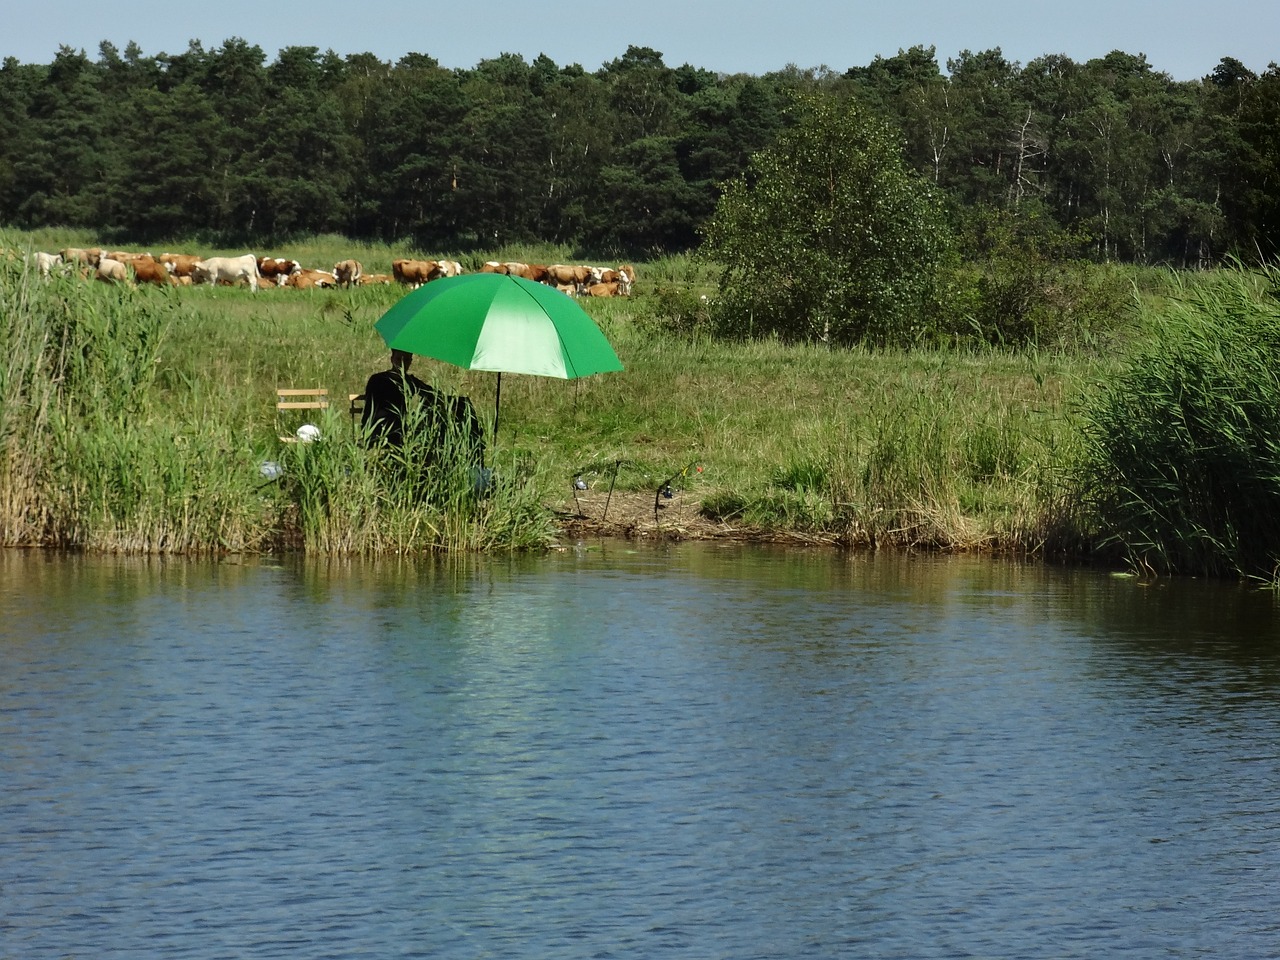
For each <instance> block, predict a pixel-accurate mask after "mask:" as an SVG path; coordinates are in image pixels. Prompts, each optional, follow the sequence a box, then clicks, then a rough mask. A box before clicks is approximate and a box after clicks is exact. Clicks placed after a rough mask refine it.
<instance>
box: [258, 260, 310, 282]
mask: <svg viewBox="0 0 1280 960" xmlns="http://www.w3.org/2000/svg"><path fill="white" fill-rule="evenodd" d="M301 269H302V264H300V263H299V262H298V261H297V260H285V259H283V258H281V257H259V258H258V275H259V276H260V277H262V278H263V279H265V280H269V281H271V282H272V283H274V284H275V285H276V286H278V287H283V286H284V284H285V281H286V280H287V279H288V278H289V277H291V276H293V274H295V273H297V272H298V271H299V270H301Z"/></svg>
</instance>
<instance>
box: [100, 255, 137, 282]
mask: <svg viewBox="0 0 1280 960" xmlns="http://www.w3.org/2000/svg"><path fill="white" fill-rule="evenodd" d="M98 279H99V280H101V281H103V282H104V283H132V281H131V280H130V279H129V268H128V267H126V266H125V265H124V264H123V263H121V262H120V261H119V260H112V259H111V258H110V257H99V258H98Z"/></svg>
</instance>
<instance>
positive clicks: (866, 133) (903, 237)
mask: <svg viewBox="0 0 1280 960" xmlns="http://www.w3.org/2000/svg"><path fill="white" fill-rule="evenodd" d="M797 106H798V113H799V119H798V121H797V123H796V125H795V126H794V127H793V128H792V129H791V130H789V131H788V132H786V133H784V134H783V135H782V137H780V138H779V140H778V142H777V143H776V144H775V145H774V146H773V147H771V148H769V149H767V150H765V151H763V152H761V153H759V154H757V155H756V156H754V157H753V158H752V159H751V165H750V169H749V171H748V173H747V175H746V176H745V177H742V178H739V179H737V180H734V181H731V182H730V183H729V184H727V185H726V187H725V190H724V193H723V194H722V196H721V198H720V202H719V204H718V206H717V207H716V211H715V214H714V216H713V217H712V218H711V220H710V221H709V222H708V224H707V226H706V229H705V237H706V243H705V245H704V248H703V251H702V254H703V256H705V257H708V258H710V259H712V260H714V261H716V262H718V263H720V264H722V265H723V268H724V270H723V274H722V276H721V281H720V292H719V296H718V298H717V299H716V301H715V302H714V305H713V309H712V321H713V324H712V325H713V329H714V330H716V332H718V333H719V334H721V335H724V336H729V337H770V336H776V337H778V338H779V339H781V340H783V341H791V342H797V341H799V342H803V341H821V342H825V343H832V344H840V345H850V344H855V343H867V344H873V345H887V344H895V343H897V344H905V343H913V342H916V341H917V340H919V339H920V337H921V335H922V333H923V332H924V330H923V327H924V323H925V320H926V316H927V304H928V303H929V302H930V301H931V299H932V295H933V286H934V282H935V280H936V274H937V266H938V263H939V261H940V258H941V256H942V252H943V250H944V248H945V231H944V228H943V222H942V217H941V210H940V208H939V206H938V204H937V202H936V199H935V197H934V196H933V194H932V193H931V192H930V188H929V187H928V185H927V184H925V182H924V181H922V180H921V179H920V178H919V177H917V176H915V175H914V174H913V173H911V172H909V171H908V169H907V167H906V163H905V161H904V160H903V156H902V147H901V143H900V140H899V138H898V137H897V136H896V135H895V134H894V133H893V132H892V131H891V130H890V129H889V128H888V127H887V126H886V125H885V124H884V123H882V122H881V121H880V120H878V119H876V118H875V117H873V116H872V115H871V114H870V113H869V112H868V111H866V110H865V109H864V108H863V107H861V106H860V105H859V104H858V103H857V101H854V100H846V101H843V102H839V101H836V100H832V99H829V98H824V99H818V98H810V97H801V98H799V100H798V104H797Z"/></svg>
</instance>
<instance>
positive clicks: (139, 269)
mask: <svg viewBox="0 0 1280 960" xmlns="http://www.w3.org/2000/svg"><path fill="white" fill-rule="evenodd" d="M126 266H128V267H129V268H130V269H131V270H133V277H134V279H135V280H137V281H138V282H139V283H154V284H156V285H157V286H162V287H165V286H173V285H174V283H173V277H172V276H171V275H170V274H169V268H168V266H167V265H165V264H163V263H160V262H159V261H158V260H156V259H154V258H153V257H151V256H143V257H135V258H134V259H133V260H131V261H129V263H128V264H126Z"/></svg>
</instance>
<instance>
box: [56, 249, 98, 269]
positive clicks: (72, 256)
mask: <svg viewBox="0 0 1280 960" xmlns="http://www.w3.org/2000/svg"><path fill="white" fill-rule="evenodd" d="M60 255H61V257H62V262H63V263H66V264H72V263H83V264H86V265H87V266H90V267H96V266H97V265H98V261H99V260H101V259H102V251H101V250H100V249H98V248H97V247H93V248H91V249H89V250H82V249H81V248H79V247H67V249H65V250H63V251H62V252H61V254H60Z"/></svg>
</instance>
